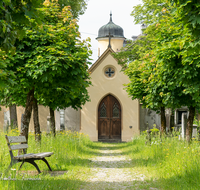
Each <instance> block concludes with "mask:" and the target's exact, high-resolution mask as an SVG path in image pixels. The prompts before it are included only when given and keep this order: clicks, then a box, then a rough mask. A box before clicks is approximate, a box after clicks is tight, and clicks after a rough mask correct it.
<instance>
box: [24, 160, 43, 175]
mask: <svg viewBox="0 0 200 190" xmlns="http://www.w3.org/2000/svg"><path fill="white" fill-rule="evenodd" d="M25 162H28V163H30V164H32V165H33V166H35V168H36V169H37V171H38V173H39V174H40V173H41V171H40V169H39V167H38V165H37V164H36V163H35V162H34V160H28V161H25Z"/></svg>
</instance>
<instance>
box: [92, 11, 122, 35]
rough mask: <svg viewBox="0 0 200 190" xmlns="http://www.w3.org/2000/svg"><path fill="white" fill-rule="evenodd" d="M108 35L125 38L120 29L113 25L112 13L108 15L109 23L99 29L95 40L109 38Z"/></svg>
mask: <svg viewBox="0 0 200 190" xmlns="http://www.w3.org/2000/svg"><path fill="white" fill-rule="evenodd" d="M109 33H110V35H111V36H113V37H114V38H125V37H124V31H123V29H122V27H120V26H118V25H116V24H115V23H113V21H112V13H110V21H109V22H108V23H107V24H106V25H104V26H102V27H101V28H100V29H99V32H98V37H97V38H96V39H99V38H105V37H109Z"/></svg>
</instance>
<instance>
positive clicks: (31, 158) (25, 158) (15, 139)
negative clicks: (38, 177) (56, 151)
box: [5, 135, 53, 173]
mask: <svg viewBox="0 0 200 190" xmlns="http://www.w3.org/2000/svg"><path fill="white" fill-rule="evenodd" d="M5 137H6V141H7V144H8V148H9V152H10V157H11V162H10V165H9V167H8V168H7V170H6V171H8V170H9V169H10V168H11V167H12V166H13V165H14V164H16V163H18V162H22V163H21V165H20V167H19V170H20V169H21V167H22V166H23V164H24V163H25V162H28V163H30V164H32V165H33V166H35V168H36V169H37V171H38V173H41V171H40V169H39V167H38V165H37V164H36V163H35V160H42V161H44V162H45V163H46V165H47V166H48V168H49V170H50V171H52V169H51V167H50V165H49V163H48V162H47V160H46V159H45V157H50V156H51V155H52V154H53V152H42V153H37V154H33V153H30V154H26V149H27V148H28V144H27V143H26V137H25V136H7V135H6V136H5ZM11 143H20V144H15V145H11ZM21 143H23V144H21ZM13 150H23V153H24V154H22V155H17V156H14V155H13Z"/></svg>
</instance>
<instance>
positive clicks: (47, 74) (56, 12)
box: [9, 1, 90, 140]
mask: <svg viewBox="0 0 200 190" xmlns="http://www.w3.org/2000/svg"><path fill="white" fill-rule="evenodd" d="M44 6H45V7H44V8H41V9H40V11H41V12H42V13H43V14H44V18H45V19H44V22H43V25H38V27H37V28H31V27H26V35H25V37H24V38H23V41H17V42H16V47H17V49H16V53H15V55H14V58H13V60H14V61H13V65H12V66H11V67H10V68H9V69H10V70H13V71H14V72H15V74H16V76H17V79H16V82H17V83H18V85H16V86H13V87H12V90H11V91H10V93H11V94H12V98H13V99H14V100H16V102H17V103H18V104H21V105H26V108H25V113H24V117H23V121H22V123H23V125H24V127H23V129H22V130H21V135H24V136H26V138H27V139H28V126H29V121H30V116H31V111H32V107H34V109H33V110H34V112H35V114H34V115H38V114H37V112H38V111H37V105H38V102H39V103H43V104H44V105H48V106H50V108H52V109H54V110H55V108H57V107H58V108H59V107H64V106H66V105H68V106H70V105H72V106H75V107H76V106H80V104H82V103H85V101H87V100H88V94H87V90H84V91H83V89H85V88H87V87H88V85H89V84H90V82H89V73H88V72H87V68H88V66H87V64H89V62H88V61H87V60H88V59H89V55H90V51H89V49H88V46H89V44H87V43H86V42H82V41H80V33H79V32H78V25H77V23H76V20H75V19H73V16H72V14H71V12H70V7H64V8H63V9H62V11H60V7H59V6H58V4H56V3H51V2H49V1H45V2H44ZM31 22H35V20H31ZM60 92H61V93H60ZM26 94H27V98H26V103H25V102H24V95H26ZM59 94H60V95H59ZM34 118H35V120H36V122H35V121H34V123H35V125H37V126H36V127H35V132H36V133H37V134H36V137H39V136H40V129H39V122H38V117H35V116H34ZM38 140H40V137H39V139H38Z"/></svg>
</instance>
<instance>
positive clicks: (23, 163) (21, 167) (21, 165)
mask: <svg viewBox="0 0 200 190" xmlns="http://www.w3.org/2000/svg"><path fill="white" fill-rule="evenodd" d="M23 165H24V161H22V163H21V165H20V166H19V170H20V169H21V168H22V166H23Z"/></svg>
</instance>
